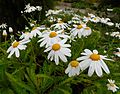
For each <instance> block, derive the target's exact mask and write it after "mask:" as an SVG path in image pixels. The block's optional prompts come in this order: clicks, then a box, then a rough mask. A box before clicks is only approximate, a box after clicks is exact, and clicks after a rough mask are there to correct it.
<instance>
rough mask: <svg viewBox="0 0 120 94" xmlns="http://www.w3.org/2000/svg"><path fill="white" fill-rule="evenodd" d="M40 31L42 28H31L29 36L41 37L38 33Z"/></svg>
mask: <svg viewBox="0 0 120 94" xmlns="http://www.w3.org/2000/svg"><path fill="white" fill-rule="evenodd" d="M40 30H42V28H40V27H33V29H32V31H31V34H32V35H33V36H34V37H36V36H37V35H39V36H41V35H42V33H41V32H40Z"/></svg>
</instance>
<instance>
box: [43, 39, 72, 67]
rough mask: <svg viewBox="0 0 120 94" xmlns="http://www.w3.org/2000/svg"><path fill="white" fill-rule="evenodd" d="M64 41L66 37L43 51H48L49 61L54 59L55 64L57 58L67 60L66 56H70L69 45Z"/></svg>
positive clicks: (57, 62) (57, 61) (57, 60)
mask: <svg viewBox="0 0 120 94" xmlns="http://www.w3.org/2000/svg"><path fill="white" fill-rule="evenodd" d="M66 42H67V40H66V39H63V40H61V41H59V42H55V43H54V44H52V45H50V46H49V47H48V48H47V49H46V50H45V51H44V52H48V51H50V52H49V54H48V57H47V58H48V59H50V61H52V60H54V61H55V64H56V65H58V64H59V59H60V60H62V61H63V62H67V57H66V56H68V57H71V50H70V49H69V47H71V45H70V44H65V43H66Z"/></svg>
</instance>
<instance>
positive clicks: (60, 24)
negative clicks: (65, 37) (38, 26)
mask: <svg viewBox="0 0 120 94" xmlns="http://www.w3.org/2000/svg"><path fill="white" fill-rule="evenodd" d="M68 26H69V25H68V24H67V23H64V22H63V21H62V20H61V19H60V20H59V19H58V23H56V24H53V25H51V28H53V27H54V29H59V30H60V29H66V28H68Z"/></svg>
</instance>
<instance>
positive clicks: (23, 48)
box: [18, 45, 27, 50]
mask: <svg viewBox="0 0 120 94" xmlns="http://www.w3.org/2000/svg"><path fill="white" fill-rule="evenodd" d="M26 47H27V46H26V45H18V48H19V49H20V50H25V49H26Z"/></svg>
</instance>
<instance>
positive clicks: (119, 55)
mask: <svg viewBox="0 0 120 94" xmlns="http://www.w3.org/2000/svg"><path fill="white" fill-rule="evenodd" d="M117 50H118V52H115V53H114V54H115V55H117V56H118V57H120V48H117Z"/></svg>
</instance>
